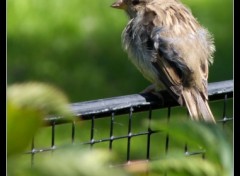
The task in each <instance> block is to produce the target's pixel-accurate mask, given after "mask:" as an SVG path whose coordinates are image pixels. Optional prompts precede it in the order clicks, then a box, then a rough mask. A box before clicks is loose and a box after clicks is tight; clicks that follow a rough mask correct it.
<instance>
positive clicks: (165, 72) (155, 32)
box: [111, 0, 215, 123]
mask: <svg viewBox="0 0 240 176" xmlns="http://www.w3.org/2000/svg"><path fill="white" fill-rule="evenodd" d="M111 7H113V8H117V9H123V10H124V11H125V12H126V14H127V16H128V17H129V22H128V24H127V26H126V27H125V29H124V30H123V32H122V45H123V48H124V50H125V51H126V52H127V53H128V57H129V58H130V60H131V61H132V63H133V64H134V65H135V66H136V67H137V69H138V70H139V71H140V72H141V73H142V75H143V76H144V77H145V78H146V79H147V80H149V81H150V82H151V83H152V84H153V85H154V88H150V89H147V90H148V91H155V92H157V90H161V89H166V90H168V92H169V93H170V94H171V95H172V96H173V98H174V99H175V100H176V101H177V102H178V103H179V104H180V105H181V106H186V107H187V109H188V112H189V115H190V117H191V119H192V120H197V121H199V120H202V121H206V122H210V123H211V122H213V123H215V118H214V116H213V114H212V112H211V109H210V107H209V104H208V91H207V86H208V72H209V65H210V64H212V63H213V53H214V51H215V46H214V39H213V36H212V34H210V33H209V31H208V30H207V29H206V28H204V27H203V26H201V25H200V23H199V22H198V21H197V19H196V18H195V17H194V16H193V14H192V12H191V10H190V9H189V8H188V7H186V6H185V5H184V4H183V3H181V1H180V0H117V1H116V2H114V3H113V4H112V5H111Z"/></svg>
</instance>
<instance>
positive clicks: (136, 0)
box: [132, 0, 140, 5]
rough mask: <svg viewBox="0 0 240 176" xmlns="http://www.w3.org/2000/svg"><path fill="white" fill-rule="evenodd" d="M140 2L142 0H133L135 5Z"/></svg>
mask: <svg viewBox="0 0 240 176" xmlns="http://www.w3.org/2000/svg"><path fill="white" fill-rule="evenodd" d="M139 3H140V0H132V4H133V5H137V4H139Z"/></svg>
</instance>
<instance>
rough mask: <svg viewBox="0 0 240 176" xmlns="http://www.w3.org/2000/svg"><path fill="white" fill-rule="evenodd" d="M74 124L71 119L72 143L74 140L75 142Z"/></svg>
mask: <svg viewBox="0 0 240 176" xmlns="http://www.w3.org/2000/svg"><path fill="white" fill-rule="evenodd" d="M75 124H76V122H75V121H73V122H72V144H74V142H75Z"/></svg>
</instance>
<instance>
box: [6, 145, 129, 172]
mask: <svg viewBox="0 0 240 176" xmlns="http://www.w3.org/2000/svg"><path fill="white" fill-rule="evenodd" d="M113 160H115V159H114V158H113V155H112V153H109V151H105V150H96V149H93V150H89V149H84V148H80V149H79V147H78V148H76V147H67V148H64V149H59V150H58V151H56V152H54V153H53V154H52V155H45V156H44V157H43V158H42V160H40V161H39V162H38V164H37V165H36V166H34V167H33V168H30V167H29V164H26V163H25V164H22V163H19V162H18V163H16V162H14V161H12V163H11V165H10V166H9V170H10V172H9V173H10V174H9V175H10V176H21V175H24V176H25V175H35V176H43V175H44V176H66V175H71V176H113V175H114V176H127V175H128V174H127V173H126V172H124V171H123V170H121V169H120V168H117V167H110V162H112V161H113ZM13 164H14V166H13Z"/></svg>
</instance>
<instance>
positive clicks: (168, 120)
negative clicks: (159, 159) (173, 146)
mask: <svg viewBox="0 0 240 176" xmlns="http://www.w3.org/2000/svg"><path fill="white" fill-rule="evenodd" d="M170 116H171V107H168V115H167V124H168V123H169V122H170ZM169 141H170V139H169V134H168V133H167V135H166V142H165V154H167V153H168V148H169Z"/></svg>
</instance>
